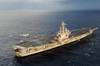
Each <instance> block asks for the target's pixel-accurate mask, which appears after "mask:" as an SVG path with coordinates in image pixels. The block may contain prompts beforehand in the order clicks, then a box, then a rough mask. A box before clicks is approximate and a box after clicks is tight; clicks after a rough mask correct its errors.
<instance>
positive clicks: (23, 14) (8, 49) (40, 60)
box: [0, 10, 100, 66]
mask: <svg viewBox="0 0 100 66" xmlns="http://www.w3.org/2000/svg"><path fill="white" fill-rule="evenodd" d="M62 20H63V21H64V22H65V23H66V24H67V26H66V27H67V28H68V29H69V30H72V29H80V28H85V27H98V29H97V30H96V31H94V33H93V34H92V36H90V37H89V38H88V39H85V40H82V41H80V42H77V43H75V44H74V45H71V46H67V45H65V46H62V47H58V48H56V49H53V50H50V51H47V52H43V53H39V54H36V55H31V56H28V57H24V58H17V57H15V55H14V51H13V49H12V45H14V44H16V43H18V42H20V40H22V39H24V38H25V37H22V36H20V35H21V34H22V33H30V35H29V37H33V36H38V35H42V34H51V33H54V32H57V31H58V30H59V27H60V24H61V21H62ZM0 66H100V11H57V12H56V11H32V10H26V11H24V10H5V11H2V10H1V11H0Z"/></svg>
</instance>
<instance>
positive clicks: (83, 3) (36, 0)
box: [0, 0, 100, 10]
mask: <svg viewBox="0 0 100 66" xmlns="http://www.w3.org/2000/svg"><path fill="white" fill-rule="evenodd" d="M99 6H100V0H0V9H1V10H2V9H33V10H80V9H83V10H84V9H100V7H99Z"/></svg>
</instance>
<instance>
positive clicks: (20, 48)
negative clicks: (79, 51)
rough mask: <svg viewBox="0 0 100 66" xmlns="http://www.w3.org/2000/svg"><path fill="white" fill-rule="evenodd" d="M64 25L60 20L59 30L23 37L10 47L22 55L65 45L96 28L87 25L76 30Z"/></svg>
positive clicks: (87, 34) (83, 36) (17, 54)
mask: <svg viewBox="0 0 100 66" xmlns="http://www.w3.org/2000/svg"><path fill="white" fill-rule="evenodd" d="M65 25H66V24H65V23H64V22H62V24H61V27H60V30H59V31H58V32H57V33H52V34H49V35H41V36H36V37H32V38H28V39H24V40H23V41H21V42H20V43H18V44H15V45H13V46H12V47H13V49H14V52H15V55H16V56H18V57H24V56H28V55H32V54H36V53H39V52H43V51H46V50H50V49H53V48H56V47H61V46H62V45H65V44H66V45H67V44H70V43H72V42H75V41H78V40H80V39H82V38H85V37H87V36H89V35H90V34H92V33H93V31H94V30H96V29H97V28H91V27H88V28H82V29H76V30H68V29H67V28H65Z"/></svg>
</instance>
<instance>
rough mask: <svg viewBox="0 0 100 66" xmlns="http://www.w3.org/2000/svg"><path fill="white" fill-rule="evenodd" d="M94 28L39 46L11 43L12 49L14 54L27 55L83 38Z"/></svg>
mask: <svg viewBox="0 0 100 66" xmlns="http://www.w3.org/2000/svg"><path fill="white" fill-rule="evenodd" d="M95 29H97V28H93V29H91V30H89V31H88V32H86V33H84V34H81V35H78V36H72V37H70V38H68V39H65V40H64V41H62V42H55V43H51V44H45V45H41V46H37V47H23V46H18V45H17V46H16V45H13V49H14V50H15V55H16V56H18V57H25V56H28V55H32V54H36V53H40V52H43V51H47V50H50V49H53V48H56V47H60V46H62V45H67V44H70V43H72V42H75V41H79V40H80V39H83V38H85V37H87V36H89V35H90V34H92V33H93V31H94V30H95ZM18 49H19V50H20V51H19V50H18Z"/></svg>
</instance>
